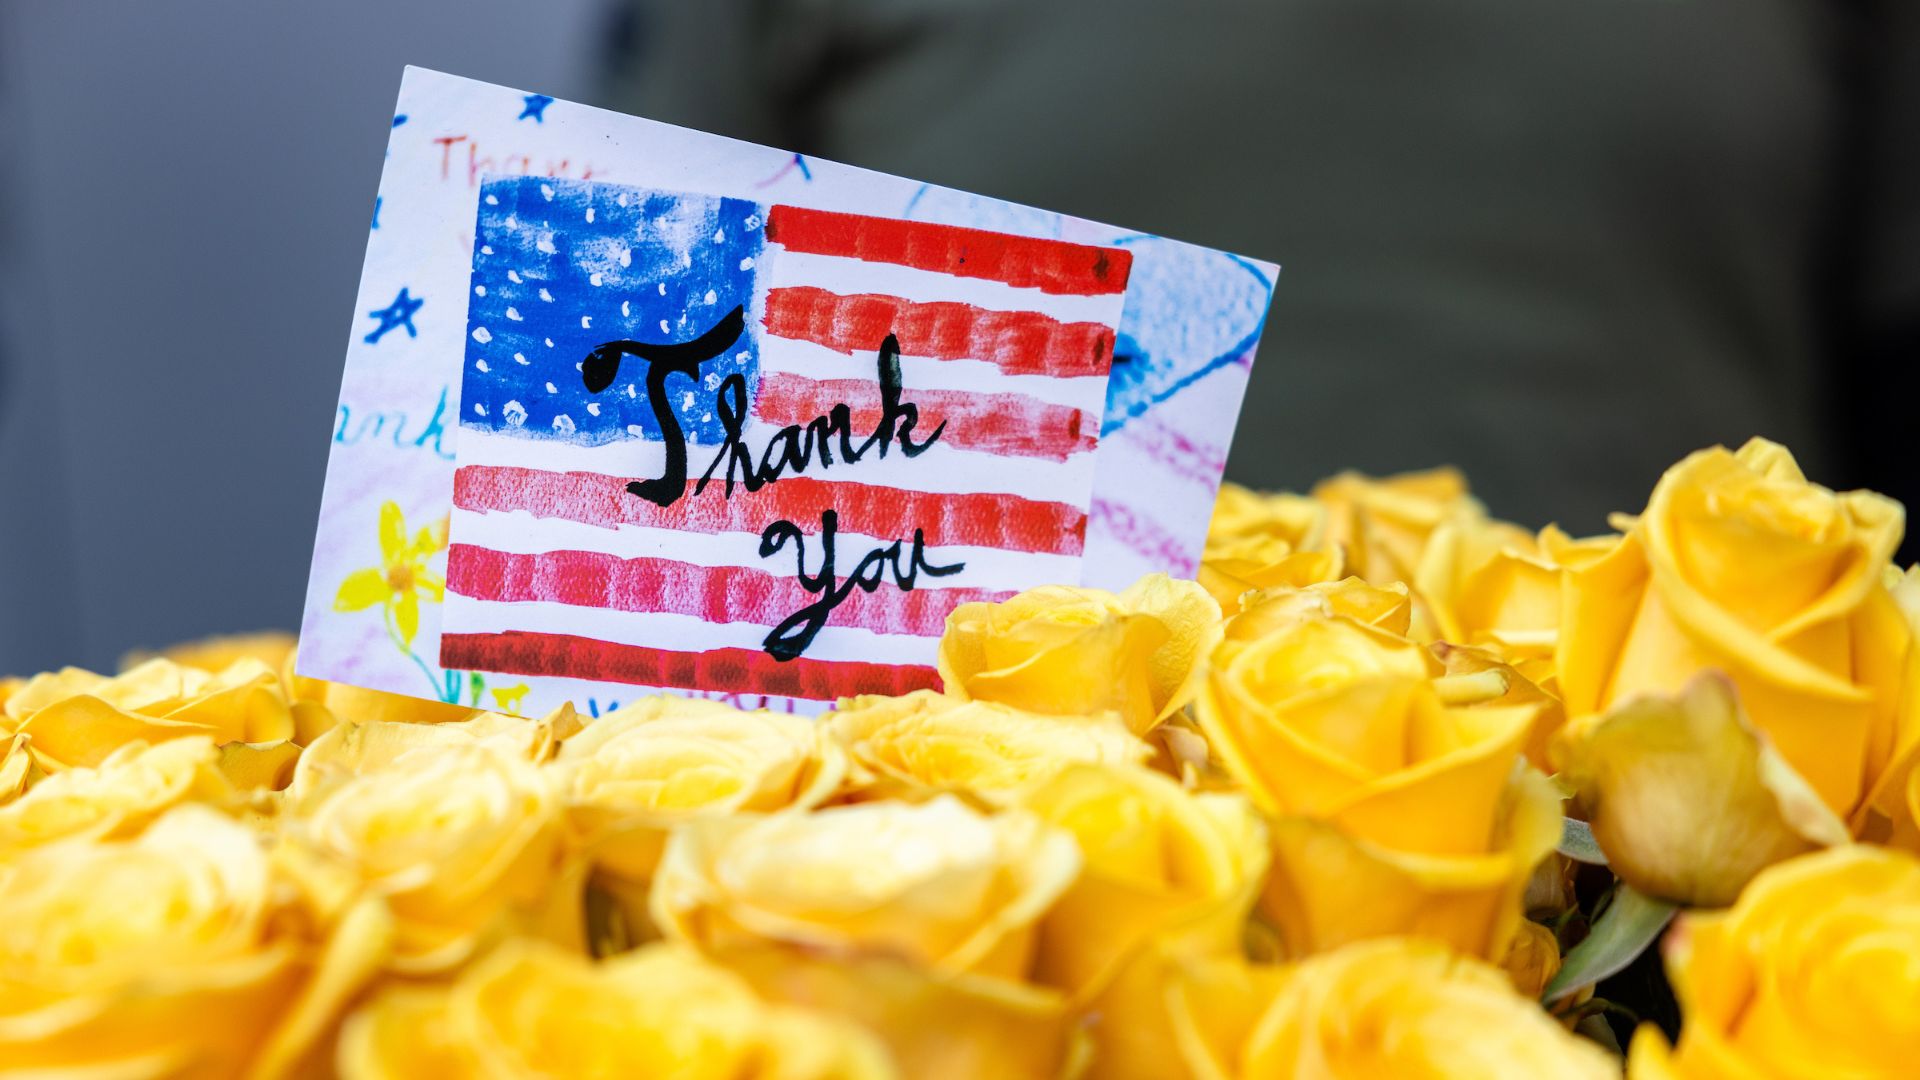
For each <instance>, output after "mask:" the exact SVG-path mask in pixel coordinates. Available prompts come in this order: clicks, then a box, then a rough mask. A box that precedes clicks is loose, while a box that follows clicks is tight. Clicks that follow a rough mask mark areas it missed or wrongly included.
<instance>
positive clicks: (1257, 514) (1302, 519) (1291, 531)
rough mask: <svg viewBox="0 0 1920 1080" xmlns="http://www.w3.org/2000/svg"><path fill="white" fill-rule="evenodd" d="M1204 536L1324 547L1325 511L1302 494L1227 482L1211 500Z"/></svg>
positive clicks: (1302, 548)
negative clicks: (1260, 538)
mask: <svg viewBox="0 0 1920 1080" xmlns="http://www.w3.org/2000/svg"><path fill="white" fill-rule="evenodd" d="M1207 536H1208V537H1209V538H1212V537H1225V536H1271V537H1274V538H1276V539H1280V540H1284V541H1286V542H1287V543H1288V544H1290V545H1291V546H1292V547H1294V548H1295V549H1296V550H1299V551H1324V550H1326V548H1327V508H1326V507H1325V506H1323V505H1321V504H1320V503H1319V502H1316V501H1315V500H1313V499H1310V498H1307V497H1306V496H1304V495H1294V494H1292V493H1289V492H1284V491H1282V492H1270V491H1255V490H1253V489H1252V488H1249V487H1244V486H1242V485H1240V484H1236V483H1234V482H1233V481H1231V480H1229V481H1227V482H1225V483H1223V484H1221V485H1220V494H1219V495H1218V496H1217V497H1216V498H1215V499H1214V503H1213V517H1212V519H1211V520H1209V521H1208V522H1207Z"/></svg>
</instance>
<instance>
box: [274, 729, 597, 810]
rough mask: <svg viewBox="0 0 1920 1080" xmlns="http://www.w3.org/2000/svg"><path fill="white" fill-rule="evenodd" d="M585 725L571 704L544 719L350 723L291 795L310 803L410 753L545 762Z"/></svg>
mask: <svg viewBox="0 0 1920 1080" xmlns="http://www.w3.org/2000/svg"><path fill="white" fill-rule="evenodd" d="M580 725H581V720H580V717H579V715H578V714H577V713H575V712H574V711H573V706H571V705H562V706H560V707H559V708H558V709H555V710H554V711H553V712H552V713H549V714H548V715H547V716H545V717H543V718H542V719H539V720H529V719H527V718H525V717H520V716H506V715H504V714H501V713H482V712H476V713H473V714H471V716H470V718H469V719H466V720H455V721H449V722H447V723H442V724H414V723H405V722H399V721H389V720H372V721H365V722H357V721H347V722H345V723H342V724H339V725H338V726H335V727H332V728H329V729H328V730H327V731H325V732H323V733H322V734H321V735H320V737H319V738H316V739H315V740H314V741H313V744H312V745H311V746H308V747H307V748H306V750H305V751H304V752H303V753H302V754H301V755H300V761H299V764H298V765H297V766H296V767H295V768H294V772H293V782H292V784H291V785H290V786H289V788H288V794H289V796H291V797H292V799H293V800H294V801H295V802H296V803H304V802H308V801H311V799H312V798H313V796H314V795H315V793H317V792H320V791H323V790H325V789H327V788H329V787H331V786H333V785H335V784H340V783H344V782H346V781H348V780H351V779H353V778H354V777H356V776H359V775H360V774H362V773H367V772H375V771H379V770H382V769H387V768H391V767H392V766H393V765H394V764H395V763H396V762H397V761H399V760H400V759H401V758H402V757H404V756H405V755H407V754H411V753H413V752H415V751H432V750H434V749H438V748H447V749H456V750H457V749H460V748H463V747H475V746H478V747H485V748H486V749H489V750H494V751H497V752H499V753H501V754H504V755H506V756H507V757H511V758H516V759H519V760H521V761H529V762H538V761H543V760H545V759H547V758H548V757H550V756H552V754H553V752H554V749H555V748H556V747H557V746H558V745H559V744H560V741H561V740H562V739H564V738H567V737H568V736H570V735H573V734H574V733H575V732H577V731H579V730H580Z"/></svg>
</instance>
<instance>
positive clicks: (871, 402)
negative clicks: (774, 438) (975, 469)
mask: <svg viewBox="0 0 1920 1080" xmlns="http://www.w3.org/2000/svg"><path fill="white" fill-rule="evenodd" d="M901 397H902V398H903V399H904V400H907V401H911V402H913V404H914V405H916V406H918V407H919V409H920V419H919V420H918V421H917V422H915V424H914V430H915V432H916V433H917V434H916V436H915V437H916V438H920V439H924V438H926V437H927V435H928V434H929V433H930V432H932V431H933V429H934V428H936V427H938V426H939V425H940V424H942V423H945V424H946V425H947V429H946V431H944V432H942V433H941V435H940V443H941V445H943V446H955V447H959V448H961V449H963V450H978V451H981V452H982V453H988V454H1004V455H1007V456H1010V457H1033V458H1049V459H1051V460H1053V461H1065V460H1066V459H1067V456H1068V455H1069V454H1075V453H1079V452H1080V451H1083V450H1092V449H1093V448H1094V446H1095V443H1096V440H1097V438H1098V435H1099V431H1100V422H1099V421H1098V420H1096V419H1095V418H1093V417H1092V416H1090V415H1088V414H1087V413H1084V412H1082V411H1081V410H1079V409H1076V408H1074V407H1072V406H1070V405H1055V404H1053V403H1051V402H1047V401H1041V400H1039V399H1038V398H1032V397H1028V396H1027V395H1025V394H977V393H972V392H969V391H965V390H919V389H908V390H906V391H905V392H904V393H902V395H901ZM840 402H846V404H847V405H848V406H849V408H851V410H852V412H853V429H854V430H855V431H871V430H873V428H874V426H875V425H876V424H878V423H879V420H880V386H879V384H878V383H876V382H874V381H873V380H872V379H809V378H806V377H805V376H802V375H791V374H788V373H786V372H769V373H767V374H765V375H762V376H761V377H760V396H759V398H758V399H757V400H756V401H755V402H754V414H755V415H756V416H757V417H758V418H759V419H761V420H763V421H765V422H767V423H770V424H782V425H784V424H798V425H802V426H804V425H805V424H806V423H807V421H809V420H812V419H813V418H814V417H816V416H825V415H827V411H828V410H829V409H831V408H833V406H834V405H836V404H838V403H840Z"/></svg>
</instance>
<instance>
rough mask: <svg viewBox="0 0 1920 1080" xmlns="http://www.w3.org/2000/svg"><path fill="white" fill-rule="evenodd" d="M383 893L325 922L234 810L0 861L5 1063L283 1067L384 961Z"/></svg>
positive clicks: (139, 1070)
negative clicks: (380, 901) (230, 815)
mask: <svg viewBox="0 0 1920 1080" xmlns="http://www.w3.org/2000/svg"><path fill="white" fill-rule="evenodd" d="M385 929H386V923H385V920H384V916H383V913H382V912H381V910H380V909H379V908H378V906H377V905H364V904H363V905H359V906H354V907H351V908H349V909H347V910H346V911H344V912H343V913H341V914H340V916H339V918H337V919H332V920H322V919H320V918H319V917H318V916H317V913H316V912H314V911H313V910H311V909H309V908H307V907H306V905H305V904H304V902H303V900H302V899H301V896H300V894H299V893H298V891H297V890H296V889H294V888H292V883H291V882H289V881H288V880H286V879H284V878H282V877H281V876H280V875H279V874H278V873H276V871H275V867H274V864H273V863H272V862H271V861H270V860H269V858H268V856H267V854H266V852H265V850H264V848H263V847H262V845H261V844H260V842H259V840H258V839H257V838H256V837H255V836H254V834H253V833H252V832H250V831H249V830H248V829H246V828H245V827H243V826H241V825H239V824H237V823H235V822H234V821H233V820H232V819H230V818H228V817H226V816H225V815H222V814H219V813H217V812H215V811H213V810H209V809H206V808H204V807H199V806H192V805H187V806H180V807H176V808H174V809H173V810H170V811H168V812H167V813H166V814H164V815H162V816H161V817H160V818H159V819H158V820H156V821H155V822H154V823H153V824H152V825H151V826H150V827H149V828H148V829H147V830H146V831H145V832H144V833H142V834H141V835H139V836H138V837H135V838H133V839H128V840H112V841H104V842H98V843H91V842H85V841H72V842H66V843H54V844H46V845H43V846H40V847H35V848H32V849H29V850H26V851H24V852H20V853H18V854H17V855H13V856H9V857H8V858H7V859H6V860H5V862H4V863H3V864H0V1071H6V1072H8V1073H9V1074H14V1075H28V1074H31V1075H35V1076H76V1077H77V1076H113V1077H155V1078H159V1077H206V1078H216V1077H231V1076H282V1075H286V1074H287V1073H288V1072H290V1071H291V1070H292V1069H293V1067H295V1066H296V1065H297V1064H298V1063H299V1062H301V1061H302V1060H303V1059H304V1058H305V1056H306V1054H307V1053H308V1051H309V1050H310V1048H311V1047H312V1046H313V1045H314V1043H315V1041H316V1039H317V1038H318V1037H319V1036H320V1035H322V1034H324V1032H325V1031H326V1030H327V1029H328V1027H329V1026H330V1024H331V1022H332V1019H333V1017H334V1015H335V1014H336V1012H337V1011H338V1009H339V1007H340V1006H341V1005H342V1004H343V1003H344V1002H345V1001H346V1000H347V999H348V998H349V997H350V996H351V995H352V994H353V993H354V992H355V991H356V990H357V989H358V987H359V986H360V985H361V984H362V983H363V982H364V981H365V979H366V977H367V976H368V975H369V974H370V973H371V971H372V970H373V969H375V968H377V967H378V964H379V957H380V954H381V952H382V950H383V949H384V948H385Z"/></svg>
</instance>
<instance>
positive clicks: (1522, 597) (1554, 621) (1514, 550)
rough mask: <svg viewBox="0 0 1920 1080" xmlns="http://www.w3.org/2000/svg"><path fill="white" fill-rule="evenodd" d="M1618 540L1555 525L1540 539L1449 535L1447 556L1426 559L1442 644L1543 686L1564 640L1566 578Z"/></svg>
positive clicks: (1425, 585)
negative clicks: (1476, 651)
mask: <svg viewBox="0 0 1920 1080" xmlns="http://www.w3.org/2000/svg"><path fill="white" fill-rule="evenodd" d="M1618 541H1619V538H1618V537H1615V536H1601V537H1593V538H1591V539H1584V540H1575V539H1573V538H1571V537H1569V536H1568V535H1567V534H1566V533H1563V532H1561V531H1560V530H1559V529H1556V528H1554V527H1553V526H1551V525H1549V526H1547V527H1546V528H1545V529H1542V530H1540V533H1539V534H1538V535H1537V536H1527V535H1526V534H1524V533H1520V532H1516V531H1505V530H1501V529H1495V530H1494V531H1492V532H1491V533H1490V534H1488V535H1486V536H1483V537H1482V538H1481V539H1480V540H1479V541H1478V542H1477V543H1476V542H1457V541H1455V540H1453V539H1452V537H1451V536H1449V537H1447V538H1445V542H1446V544H1447V550H1446V551H1445V552H1444V553H1443V554H1437V555H1429V557H1428V559H1427V565H1426V567H1425V568H1424V569H1425V573H1426V574H1427V577H1426V579H1425V580H1424V581H1423V582H1422V588H1421V593H1422V595H1423V596H1425V597H1426V598H1427V599H1428V600H1429V601H1431V602H1432V604H1433V614H1434V619H1435V623H1436V626H1435V629H1436V632H1437V633H1438V635H1439V636H1440V637H1441V638H1442V639H1443V640H1445V641H1448V642H1452V643H1454V644H1456V645H1473V646H1479V647H1483V648H1485V649H1488V650H1490V651H1492V652H1493V653H1494V654H1496V655H1497V656H1499V657H1501V658H1502V659H1504V660H1506V661H1508V662H1510V663H1513V664H1515V665H1518V666H1519V667H1521V668H1522V669H1524V670H1525V671H1526V672H1527V674H1528V676H1529V677H1530V678H1532V679H1534V680H1535V681H1546V680H1548V679H1549V678H1550V677H1551V675H1552V672H1553V655H1554V649H1555V646H1556V645H1557V644H1558V642H1559V639H1560V593H1561V587H1560V578H1561V575H1562V572H1563V571H1564V570H1567V569H1578V568H1580V567H1582V566H1585V565H1586V564H1588V563H1590V562H1593V561H1595V560H1597V559H1599V558H1600V557H1601V556H1603V555H1605V554H1606V553H1607V552H1609V551H1611V550H1613V547H1614V545H1615V544H1616V543H1618ZM1442 542H1443V538H1441V537H1436V538H1435V540H1434V543H1435V544H1436V545H1438V544H1441V543H1442ZM1490 546H1491V548H1492V549H1491V550H1489V547H1490Z"/></svg>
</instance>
